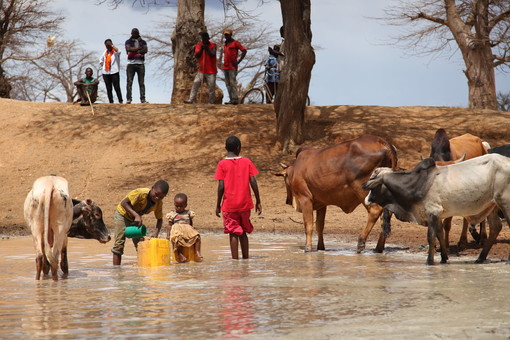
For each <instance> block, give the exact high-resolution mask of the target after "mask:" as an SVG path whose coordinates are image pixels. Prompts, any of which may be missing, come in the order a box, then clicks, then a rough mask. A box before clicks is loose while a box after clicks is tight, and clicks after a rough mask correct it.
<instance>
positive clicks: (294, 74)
mask: <svg viewBox="0 0 510 340" xmlns="http://www.w3.org/2000/svg"><path fill="white" fill-rule="evenodd" d="M280 5H281V9H282V18H283V26H284V38H285V43H284V47H283V53H284V54H285V65H284V69H283V70H281V75H280V83H279V88H278V94H277V96H276V98H275V104H274V106H275V111H276V116H277V122H276V130H277V139H278V142H279V143H281V146H282V149H283V151H285V152H289V151H290V148H291V147H292V146H293V145H295V144H302V143H303V142H304V137H305V136H304V123H305V105H306V96H307V95H308V87H309V85H310V78H311V74H312V68H313V65H314V64H315V53H314V50H313V47H312V30H311V27H310V24H311V21H310V15H311V13H310V11H311V6H310V0H280Z"/></svg>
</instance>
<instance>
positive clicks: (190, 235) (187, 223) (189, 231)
mask: <svg viewBox="0 0 510 340" xmlns="http://www.w3.org/2000/svg"><path fill="white" fill-rule="evenodd" d="M174 205H175V210H172V211H171V212H169V213H168V214H166V218H167V219H168V238H169V239H170V242H172V247H173V250H174V251H175V252H176V255H177V256H176V258H177V259H178V261H179V262H186V261H187V260H188V259H187V258H186V256H184V254H183V253H182V248H183V247H193V250H194V252H195V257H196V260H197V261H201V260H202V255H201V254H200V244H201V242H200V234H199V233H198V231H196V229H195V228H193V217H195V213H194V212H193V211H191V210H186V207H187V206H188V196H186V194H182V193H180V194H177V195H175V197H174Z"/></svg>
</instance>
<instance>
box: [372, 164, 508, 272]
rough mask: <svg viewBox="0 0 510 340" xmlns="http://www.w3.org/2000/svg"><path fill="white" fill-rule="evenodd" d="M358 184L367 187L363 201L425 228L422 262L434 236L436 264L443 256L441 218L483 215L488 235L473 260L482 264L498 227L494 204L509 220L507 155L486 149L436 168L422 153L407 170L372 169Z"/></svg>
mask: <svg viewBox="0 0 510 340" xmlns="http://www.w3.org/2000/svg"><path fill="white" fill-rule="evenodd" d="M363 188H364V189H365V190H370V192H369V194H368V195H367V197H366V198H365V203H366V204H374V203H376V204H379V205H380V206H382V207H384V208H387V209H388V210H389V211H391V212H393V213H394V214H395V216H396V217H397V218H398V219H399V220H401V221H405V222H412V223H416V224H421V225H424V226H427V227H428V233H427V240H428V244H429V254H428V258H427V263H428V264H434V252H435V239H436V237H437V239H438V240H439V244H440V247H441V263H446V261H447V259H448V256H447V252H446V244H445V239H444V231H443V227H442V223H441V221H442V220H443V219H445V218H447V217H450V216H463V217H465V218H466V219H467V220H468V221H469V223H470V224H476V223H479V222H480V221H482V220H484V219H485V218H488V221H489V228H490V233H489V239H488V241H487V242H486V243H485V244H484V246H483V249H482V251H481V253H480V255H479V257H478V259H477V260H476V262H477V263H482V262H484V261H485V259H486V258H487V254H488V253H489V251H490V249H491V247H492V245H493V244H494V242H495V240H496V238H497V236H498V234H499V232H500V231H501V221H500V219H499V217H498V216H497V209H495V208H496V207H499V208H500V209H501V211H502V212H503V214H504V216H505V218H506V220H507V222H509V217H510V158H507V157H504V156H501V155H497V154H488V155H484V156H480V157H476V158H473V159H470V160H467V161H464V162H461V163H458V164H452V165H448V166H439V167H438V166H436V164H435V162H434V160H433V159H432V158H427V159H424V160H423V161H421V162H420V163H419V164H418V165H417V166H416V167H415V168H414V169H413V170H411V171H405V172H395V171H393V170H391V169H389V168H377V169H376V170H375V171H374V172H373V173H372V176H370V179H369V180H368V182H367V183H365V184H364V186H363ZM509 260H510V259H509Z"/></svg>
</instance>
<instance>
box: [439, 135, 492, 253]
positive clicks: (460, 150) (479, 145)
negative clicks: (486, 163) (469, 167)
mask: <svg viewBox="0 0 510 340" xmlns="http://www.w3.org/2000/svg"><path fill="white" fill-rule="evenodd" d="M485 154H487V149H486V147H485V146H484V144H483V142H482V140H481V139H480V138H478V137H476V136H473V135H472V134H469V133H466V134H464V135H462V136H458V137H454V138H452V139H450V140H449V139H448V135H447V134H446V131H445V130H444V129H438V130H437V131H436V134H435V136H434V139H433V140H432V144H431V150H430V157H431V158H432V159H434V160H435V161H436V164H437V165H449V164H452V163H453V162H454V161H456V160H458V159H460V158H464V159H466V160H468V159H471V158H475V157H479V156H483V155H485ZM443 228H444V230H445V241H446V246H447V247H448V245H449V234H450V230H451V228H452V218H451V217H448V218H446V219H445V220H444V221H443ZM467 230H468V221H467V220H466V219H463V225H462V233H461V235H460V239H459V243H458V246H459V248H465V247H466V245H467ZM472 233H473V232H472ZM486 239H487V233H486V231H485V222H482V223H480V240H481V241H482V242H483V241H485V240H486Z"/></svg>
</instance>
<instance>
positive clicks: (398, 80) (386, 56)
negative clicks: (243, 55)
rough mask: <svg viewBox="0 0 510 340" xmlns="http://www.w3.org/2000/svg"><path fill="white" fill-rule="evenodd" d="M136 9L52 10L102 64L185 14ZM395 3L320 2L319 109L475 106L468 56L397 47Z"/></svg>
mask: <svg viewBox="0 0 510 340" xmlns="http://www.w3.org/2000/svg"><path fill="white" fill-rule="evenodd" d="M132 3H133V1H132V0H125V4H123V5H120V6H119V7H118V8H117V9H111V8H110V7H109V6H108V5H106V4H103V5H96V0H54V1H53V3H52V8H53V9H54V10H55V11H57V12H60V13H61V14H62V15H63V16H65V17H66V18H67V20H66V22H65V24H64V29H65V37H64V38H65V39H68V40H72V39H80V40H81V41H82V42H83V43H84V46H83V47H84V49H85V50H89V51H97V56H98V58H99V56H100V55H101V54H102V53H103V51H104V44H103V42H104V40H105V39H106V38H111V39H112V40H113V42H114V44H116V45H117V46H123V44H124V42H125V41H126V40H127V39H128V38H129V36H130V32H131V29H132V28H133V27H137V28H138V29H139V30H140V34H141V35H142V37H143V35H144V33H147V34H149V33H151V32H153V31H154V30H155V28H156V26H157V22H161V20H162V18H163V17H165V16H175V15H176V11H177V8H176V7H175V6H168V7H165V8H154V7H152V8H150V9H148V8H139V7H133V6H132ZM259 3H260V0H248V1H247V2H246V5H245V7H246V8H248V9H252V10H253V11H254V13H257V14H259V19H260V20H261V25H267V26H269V27H273V28H274V30H275V31H277V30H278V29H279V28H280V26H281V25H282V19H281V12H280V4H279V2H278V1H277V0H274V1H270V2H268V3H266V4H263V5H262V6H260V7H259V6H258V4H259ZM389 4H391V1H390V0H386V1H381V0H363V1H338V0H312V33H313V38H312V45H313V46H314V47H316V50H315V54H316V63H315V65H314V67H313V70H312V79H311V83H310V89H309V96H310V98H311V103H312V105H320V106H323V105H382V106H454V107H467V106H468V88H467V80H466V77H465V75H464V73H463V69H465V67H464V63H463V61H462V58H461V55H460V53H458V52H452V55H447V56H446V57H445V56H443V57H438V56H431V55H428V56H420V57H418V56H410V55H407V54H406V51H404V50H402V49H401V48H399V47H396V46H394V45H392V44H390V43H389V41H390V38H391V37H392V36H394V35H395V34H396V33H397V31H396V28H394V27H389V26H387V25H384V24H383V23H381V22H379V21H376V20H374V19H372V18H374V17H382V16H383V9H384V8H385V6H389ZM205 15H206V17H211V18H215V19H216V20H221V21H223V18H224V12H223V8H222V7H221V5H219V3H218V0H206V9H205ZM400 29H401V28H400ZM234 38H235V33H234ZM215 42H216V43H221V42H220V41H215ZM241 43H242V42H241ZM274 43H278V41H275V42H274ZM150 49H151V46H150V44H149V53H148V54H147V56H146V76H145V84H146V96H147V100H148V101H149V102H150V103H169V102H170V96H171V90H172V84H171V78H170V77H169V78H167V79H164V78H163V77H160V76H156V75H157V74H158V63H157V62H156V61H152V62H151V59H150ZM122 51H123V52H124V53H123V54H122V55H121V67H122V70H121V87H122V89H123V95H124V96H125V82H126V79H125V71H124V69H125V65H126V59H125V58H126V54H125V50H124V49H122ZM248 53H249V51H248ZM260 57H261V59H265V58H266V57H267V56H266V55H261V56H260ZM92 66H94V65H92ZM96 69H97V66H96ZM220 72H221V71H220ZM218 85H219V86H220V87H221V88H222V89H223V90H224V92H225V94H226V95H225V98H224V99H225V101H227V100H228V94H227V92H226V89H225V86H224V84H223V83H218ZM496 87H497V91H498V92H503V93H508V92H510V72H508V73H502V72H498V71H497V72H496ZM138 93H139V92H138V85H137V83H136V79H135V82H134V84H133V102H134V103H136V102H138Z"/></svg>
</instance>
